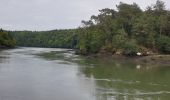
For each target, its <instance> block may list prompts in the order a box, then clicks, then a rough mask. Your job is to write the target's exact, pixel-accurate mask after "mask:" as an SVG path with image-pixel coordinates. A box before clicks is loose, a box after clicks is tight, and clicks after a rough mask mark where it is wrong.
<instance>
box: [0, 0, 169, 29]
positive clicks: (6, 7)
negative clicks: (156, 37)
mask: <svg viewBox="0 0 170 100" xmlns="http://www.w3.org/2000/svg"><path fill="white" fill-rule="evenodd" d="M162 1H164V2H165V3H166V7H167V8H168V9H170V0H162ZM119 2H124V3H129V4H132V3H133V2H135V3H137V4H138V5H139V6H140V7H141V8H142V9H145V8H146V7H147V6H148V5H151V4H155V2H156V0H0V28H3V29H5V30H32V31H44V30H53V29H70V28H77V27H79V26H80V25H81V21H82V20H88V19H89V18H90V16H91V15H97V14H98V13H99V12H98V10H99V9H103V8H114V9H115V8H116V7H115V6H116V5H117V4H119Z"/></svg>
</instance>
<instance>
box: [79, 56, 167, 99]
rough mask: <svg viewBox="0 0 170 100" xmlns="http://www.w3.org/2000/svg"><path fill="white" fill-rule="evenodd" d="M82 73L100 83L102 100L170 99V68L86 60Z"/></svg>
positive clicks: (99, 95) (99, 90)
mask: <svg viewBox="0 0 170 100" xmlns="http://www.w3.org/2000/svg"><path fill="white" fill-rule="evenodd" d="M80 66H81V67H80V71H81V72H82V73H84V74H85V76H86V78H87V79H89V80H94V81H95V84H96V87H95V89H96V96H97V98H98V100H169V99H170V87H169V85H170V80H169V76H170V67H168V66H167V67H166V66H158V65H138V64H137V65H136V64H133V63H129V62H124V61H123V62H121V61H111V60H110V61H109V60H104V59H85V60H84V61H82V62H81V63H80Z"/></svg>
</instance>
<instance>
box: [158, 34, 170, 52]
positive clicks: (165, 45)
mask: <svg viewBox="0 0 170 100" xmlns="http://www.w3.org/2000/svg"><path fill="white" fill-rule="evenodd" d="M156 46H157V48H158V50H159V51H160V52H162V53H168V54H170V38H169V37H167V36H160V37H158V38H157V40H156Z"/></svg>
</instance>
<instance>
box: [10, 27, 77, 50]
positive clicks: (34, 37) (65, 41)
mask: <svg viewBox="0 0 170 100" xmlns="http://www.w3.org/2000/svg"><path fill="white" fill-rule="evenodd" d="M75 31H76V30H74V29H72V30H53V31H40V32H36V31H10V34H11V35H12V36H13V37H14V38H15V39H16V41H17V45H18V46H27V47H52V48H55V47H59V48H75V46H76V44H77V39H76V38H77V36H76V34H75Z"/></svg>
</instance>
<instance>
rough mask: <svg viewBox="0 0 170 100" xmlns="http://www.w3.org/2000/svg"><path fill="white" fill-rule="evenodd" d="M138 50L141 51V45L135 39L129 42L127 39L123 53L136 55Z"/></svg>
mask: <svg viewBox="0 0 170 100" xmlns="http://www.w3.org/2000/svg"><path fill="white" fill-rule="evenodd" d="M138 51H139V47H138V45H137V43H136V42H135V41H134V40H131V41H129V42H128V41H127V42H126V43H125V44H124V48H123V54H125V55H128V56H134V55H136V53H137V52H138Z"/></svg>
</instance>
